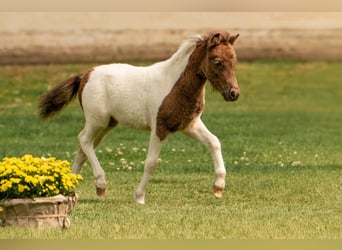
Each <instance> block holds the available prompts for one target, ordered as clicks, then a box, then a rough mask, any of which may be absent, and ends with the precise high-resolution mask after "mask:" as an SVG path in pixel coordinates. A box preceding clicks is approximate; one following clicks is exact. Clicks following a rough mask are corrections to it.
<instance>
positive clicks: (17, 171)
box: [0, 155, 82, 200]
mask: <svg viewBox="0 0 342 250" xmlns="http://www.w3.org/2000/svg"><path fill="white" fill-rule="evenodd" d="M81 180H82V176H81V175H79V174H74V173H72V172H71V168H70V163H69V162H68V161H66V160H57V159H56V158H54V157H49V158H44V157H41V158H38V157H33V156H32V155H24V156H22V157H20V158H16V157H11V158H10V157H5V158H4V159H3V161H2V162H0V200H8V199H16V198H36V197H52V196H55V195H59V194H61V195H65V196H68V195H72V194H74V192H75V189H76V187H77V185H78V184H79V181H81Z"/></svg>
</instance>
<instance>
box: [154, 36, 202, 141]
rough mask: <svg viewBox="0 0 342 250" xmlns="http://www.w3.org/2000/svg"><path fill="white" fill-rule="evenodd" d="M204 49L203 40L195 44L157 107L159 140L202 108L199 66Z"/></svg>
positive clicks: (184, 125) (193, 116) (176, 129)
mask: <svg viewBox="0 0 342 250" xmlns="http://www.w3.org/2000/svg"><path fill="white" fill-rule="evenodd" d="M205 49H206V46H205V43H204V42H201V43H199V44H198V45H197V48H196V49H195V50H194V52H193V53H192V54H191V55H190V58H189V62H188V64H187V66H186V67H185V69H184V71H183V73H182V74H181V76H180V77H179V79H178V80H177V82H176V83H175V85H174V86H173V88H172V89H171V91H170V93H169V94H168V95H167V96H166V97H165V99H164V100H163V102H162V104H161V105H160V107H159V111H158V115H157V130H156V134H157V136H158V137H159V139H160V140H164V139H165V138H166V137H167V136H168V134H170V133H173V132H176V131H178V130H183V129H185V128H186V126H187V125H188V124H189V123H190V122H191V121H192V120H193V119H194V118H196V117H197V116H199V115H200V114H201V112H202V111H203V109H204V87H205V81H206V78H205V77H204V75H203V73H202V72H201V70H200V67H201V62H202V60H203V57H204V55H205V53H204V51H203V50H205Z"/></svg>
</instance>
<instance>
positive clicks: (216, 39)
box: [208, 33, 224, 48]
mask: <svg viewBox="0 0 342 250" xmlns="http://www.w3.org/2000/svg"><path fill="white" fill-rule="evenodd" d="M223 39H224V38H223V36H222V34H221V33H215V34H214V35H212V36H211V37H210V38H209V41H208V48H212V47H215V46H217V45H219V44H220V43H221V41H222V40H223Z"/></svg>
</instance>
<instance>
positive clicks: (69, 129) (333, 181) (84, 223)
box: [0, 61, 342, 239]
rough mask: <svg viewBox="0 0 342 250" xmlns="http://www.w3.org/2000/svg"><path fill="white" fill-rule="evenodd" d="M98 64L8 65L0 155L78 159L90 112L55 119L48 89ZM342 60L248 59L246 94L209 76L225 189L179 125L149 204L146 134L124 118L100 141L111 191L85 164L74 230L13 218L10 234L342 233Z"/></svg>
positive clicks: (206, 116)
mask: <svg viewBox="0 0 342 250" xmlns="http://www.w3.org/2000/svg"><path fill="white" fill-rule="evenodd" d="M89 67H91V66H90V65H49V66H6V67H1V71H0V72H1V73H0V87H1V89H0V131H1V132H0V157H1V158H3V157H6V156H7V157H17V156H20V155H24V154H32V155H37V156H45V157H48V156H50V155H53V156H55V157H56V158H58V159H66V160H69V161H73V157H74V154H75V151H76V148H77V145H78V142H77V134H78V133H79V131H80V130H81V129H82V126H83V124H84V118H83V114H82V110H81V108H80V107H79V105H78V103H77V102H74V103H73V104H71V105H70V106H69V107H68V108H67V109H66V110H64V111H63V113H62V114H61V115H59V116H57V117H56V118H53V119H51V120H50V121H49V122H43V121H41V120H40V119H39V117H38V111H37V102H38V98H39V96H40V95H41V94H43V93H44V92H45V91H46V90H47V89H48V88H50V87H52V86H53V85H54V84H56V83H58V82H59V81H62V80H64V79H65V78H66V77H68V76H70V74H73V73H79V72H81V71H84V70H86V69H88V68H89ZM341 68H342V63H325V62H307V63H299V62H281V61H277V62H254V63H239V64H238V66H237V77H238V80H239V84H240V88H241V96H240V99H239V100H238V101H237V102H234V103H225V102H224V100H223V99H222V97H221V96H220V95H219V94H217V93H216V92H214V91H213V90H212V88H211V87H210V86H209V85H208V87H207V98H206V100H207V101H206V110H205V112H204V113H203V116H202V118H203V121H204V122H205V123H206V125H207V127H208V128H209V129H210V130H211V131H212V132H213V133H214V134H216V135H217V136H218V137H219V139H220V141H221V144H222V152H223V155H224V159H225V162H226V166H227V170H228V174H227V180H226V181H227V189H226V192H225V193H224V196H223V198H222V199H216V198H215V197H214V195H213V192H212V186H213V182H214V177H215V176H214V171H213V164H212V159H211V155H210V153H209V152H207V150H206V148H205V147H204V146H202V145H201V144H199V143H197V142H195V141H193V140H191V139H190V138H188V137H185V136H184V135H182V134H181V133H177V134H175V135H172V136H170V137H169V138H168V139H167V142H166V143H165V145H164V147H163V150H162V153H161V155H160V158H161V160H160V165H159V167H158V169H157V171H156V172H155V173H154V175H153V176H152V179H151V181H150V183H149V186H148V190H147V197H146V202H147V204H146V205H145V206H139V205H136V204H134V203H133V192H134V190H135V188H136V186H137V184H138V183H139V180H140V178H141V176H142V172H143V161H144V159H145V155H146V150H147V146H148V137H149V134H148V133H144V132H139V131H134V130H130V129H126V128H123V127H121V126H118V127H117V128H115V129H114V130H113V131H111V133H109V134H108V136H107V137H106V139H105V140H104V142H103V143H102V144H101V145H100V146H99V147H98V148H97V150H96V151H97V155H98V158H99V160H100V162H101V164H102V166H103V168H104V170H105V172H106V174H107V185H108V187H107V194H106V198H105V199H103V200H101V199H98V198H97V197H96V196H95V188H94V186H93V177H92V170H91V168H90V166H89V164H87V165H86V166H85V167H84V168H83V170H82V172H81V174H82V176H83V177H84V180H83V181H82V182H81V183H80V187H79V190H78V191H79V192H78V193H79V197H80V198H79V202H78V204H77V205H76V208H75V210H74V211H73V213H72V216H71V219H72V225H71V228H69V229H68V230H65V231H60V230H46V231H34V230H29V229H18V228H4V229H1V231H0V238H39V239H46V238H70V239H76V238H82V239H100V238H120V239H122V238H124V239H127V238H138V239H141V238H153V239H155V238H162V239H164V238H167V239H184V238H190V239H193V238H197V239H198V238H202V239H203V238H219V239H221V238H233V239H241V238H249V239H255V238H258V239H271V238H286V239H289V238H291V239H304V238H305V239H309V238H339V239H340V238H341V236H342V228H341V225H342V219H341V218H342V217H341V213H342V210H341V207H342V192H341V191H342V173H341V172H342V167H341V166H342V156H341V151H342V144H341V141H342V134H341V124H342V89H341V78H340V71H341Z"/></svg>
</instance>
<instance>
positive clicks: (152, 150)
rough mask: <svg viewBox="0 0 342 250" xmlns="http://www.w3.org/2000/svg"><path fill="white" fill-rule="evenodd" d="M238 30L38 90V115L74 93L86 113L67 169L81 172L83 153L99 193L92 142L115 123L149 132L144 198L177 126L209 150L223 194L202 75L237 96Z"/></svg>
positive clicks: (217, 189)
mask: <svg viewBox="0 0 342 250" xmlns="http://www.w3.org/2000/svg"><path fill="white" fill-rule="evenodd" d="M238 36H239V35H235V36H233V35H230V34H229V33H227V32H220V33H209V34H206V35H203V36H201V35H198V36H195V37H193V38H191V39H188V40H186V41H184V42H183V43H182V44H181V45H180V47H179V49H178V50H177V52H176V53H175V54H173V55H172V56H171V57H170V58H169V59H167V60H165V61H162V62H158V63H155V64H153V65H150V66H146V67H136V66H132V65H129V64H110V65H102V66H97V67H94V68H93V69H91V70H89V71H87V72H85V73H84V74H79V75H75V76H72V77H70V78H69V79H66V80H65V81H63V82H62V83H60V84H59V85H57V86H56V87H54V88H53V89H52V90H50V91H49V92H47V93H46V94H44V95H43V96H42V98H41V99H40V103H39V108H40V115H41V117H42V118H43V119H46V118H48V117H50V116H51V115H53V114H55V113H57V112H59V111H60V110H62V108H63V107H64V106H65V105H67V104H68V103H69V102H70V101H71V100H72V99H73V98H74V97H75V96H76V95H77V94H78V97H79V100H80V104H81V106H82V108H83V111H84V116H85V121H86V123H85V126H84V129H83V130H82V131H81V132H80V134H79V135H78V139H79V143H80V147H79V149H78V152H77V155H76V158H75V161H74V164H73V166H72V171H73V172H74V173H79V172H80V170H81V168H82V166H83V164H84V163H85V161H86V160H87V159H88V160H89V161H90V163H91V166H92V169H93V173H94V177H95V186H96V190H97V194H98V195H99V196H103V195H104V193H105V188H106V181H105V173H104V171H103V169H102V167H101V165H100V163H99V161H98V159H97V157H96V155H95V150H94V149H95V147H96V146H97V145H98V144H99V143H100V142H101V140H102V138H103V137H104V136H105V134H107V133H108V131H110V130H111V129H112V128H114V127H115V126H116V125H117V124H119V123H120V124H122V125H124V126H127V127H130V128H135V129H142V130H149V131H151V135H150V143H149V149H148V153H147V158H146V160H145V166H144V174H143V177H142V179H141V181H140V184H139V186H138V188H137V190H136V192H135V195H134V197H135V201H136V202H137V203H141V204H144V203H145V191H146V186H147V183H148V181H149V178H150V176H151V174H152V172H153V171H154V170H155V168H156V166H157V162H158V157H159V153H160V150H161V147H162V144H163V142H164V140H165V138H166V137H167V136H168V135H169V134H171V133H173V132H176V131H182V132H184V133H185V134H187V135H189V136H191V137H192V138H194V139H196V140H199V141H200V142H202V143H203V144H204V145H206V146H207V147H208V148H209V150H210V151H211V153H212V156H213V160H214V167H215V173H216V180H215V183H214V193H215V195H216V196H217V197H221V196H222V193H223V190H224V187H225V176H226V169H225V166H224V162H223V158H222V153H221V145H220V142H219V140H218V139H217V137H216V136H215V135H213V134H212V133H210V131H209V130H208V129H207V128H206V127H205V125H204V124H203V122H202V121H201V118H200V116H201V113H202V111H203V108H204V96H205V83H206V81H207V80H209V82H210V83H211V85H212V86H213V88H214V89H215V90H217V91H218V92H220V93H221V94H222V96H223V98H224V100H226V101H235V100H237V99H238V97H239V93H240V90H239V86H238V83H237V80H236V77H235V71H234V66H235V63H236V53H235V50H234V48H233V46H232V45H233V44H234V42H235V40H236V39H237V37H238Z"/></svg>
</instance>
